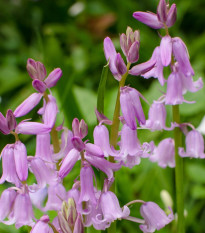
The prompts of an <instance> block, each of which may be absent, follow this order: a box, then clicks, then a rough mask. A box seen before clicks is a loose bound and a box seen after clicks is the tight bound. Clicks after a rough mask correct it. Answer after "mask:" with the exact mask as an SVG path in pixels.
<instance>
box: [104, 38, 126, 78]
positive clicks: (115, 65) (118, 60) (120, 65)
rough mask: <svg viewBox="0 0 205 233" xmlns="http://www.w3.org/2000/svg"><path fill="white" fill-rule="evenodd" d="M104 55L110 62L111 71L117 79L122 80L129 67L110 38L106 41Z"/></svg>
mask: <svg viewBox="0 0 205 233" xmlns="http://www.w3.org/2000/svg"><path fill="white" fill-rule="evenodd" d="M104 53H105V58H106V60H107V61H109V67H110V71H111V72H112V74H113V76H114V78H115V79H117V80H118V81H120V80H121V78H122V75H123V74H124V73H126V71H127V67H126V65H125V63H124V61H123V59H122V57H121V55H120V54H119V53H117V52H116V50H115V47H114V45H113V43H112V41H111V39H110V38H109V37H106V38H105V39H104Z"/></svg>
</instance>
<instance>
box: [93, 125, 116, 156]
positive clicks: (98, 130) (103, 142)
mask: <svg viewBox="0 0 205 233" xmlns="http://www.w3.org/2000/svg"><path fill="white" fill-rule="evenodd" d="M93 137H94V144H95V145H97V146H99V147H100V148H101V149H102V151H103V153H104V156H105V157H108V156H116V155H117V151H115V150H114V149H111V147H110V142H109V141H110V140H109V131H108V129H107V128H106V126H104V125H97V126H95V129H94V131H93Z"/></svg>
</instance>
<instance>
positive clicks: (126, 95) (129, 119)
mask: <svg viewBox="0 0 205 233" xmlns="http://www.w3.org/2000/svg"><path fill="white" fill-rule="evenodd" d="M140 96H141V94H140V93H139V92H138V91H137V90H136V89H134V88H131V87H127V86H125V87H122V88H121V89H120V105H121V110H122V115H123V117H124V119H125V122H126V124H127V125H128V126H129V127H130V128H131V129H133V130H135V129H137V123H136V118H137V120H138V122H139V124H144V123H145V116H144V112H143V109H142V105H141V103H140Z"/></svg>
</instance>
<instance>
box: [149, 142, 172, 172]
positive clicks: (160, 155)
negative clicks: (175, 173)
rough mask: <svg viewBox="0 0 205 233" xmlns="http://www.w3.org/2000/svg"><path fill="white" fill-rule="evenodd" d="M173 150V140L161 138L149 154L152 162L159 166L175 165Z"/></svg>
mask: <svg viewBox="0 0 205 233" xmlns="http://www.w3.org/2000/svg"><path fill="white" fill-rule="evenodd" d="M174 156H175V150H174V140H173V139H172V138H166V139H164V140H162V141H161V142H160V143H159V145H158V147H156V148H155V149H154V152H153V154H152V155H151V156H150V158H149V159H150V160H151V161H152V162H157V163H158V165H159V166H160V167H163V168H165V167H167V166H168V167H175V157H174Z"/></svg>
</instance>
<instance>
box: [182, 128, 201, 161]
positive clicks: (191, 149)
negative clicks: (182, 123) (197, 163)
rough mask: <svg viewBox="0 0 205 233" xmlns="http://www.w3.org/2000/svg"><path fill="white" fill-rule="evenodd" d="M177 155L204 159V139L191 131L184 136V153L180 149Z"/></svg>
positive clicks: (195, 131)
mask: <svg viewBox="0 0 205 233" xmlns="http://www.w3.org/2000/svg"><path fill="white" fill-rule="evenodd" d="M179 155H180V156H181V157H191V158H201V159H204V158H205V154H204V139H203V136H202V135H201V134H200V133H199V132H198V131H197V130H192V131H190V132H189V133H188V134H187V135H186V152H185V151H184V148H181V147H180V148H179Z"/></svg>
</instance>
